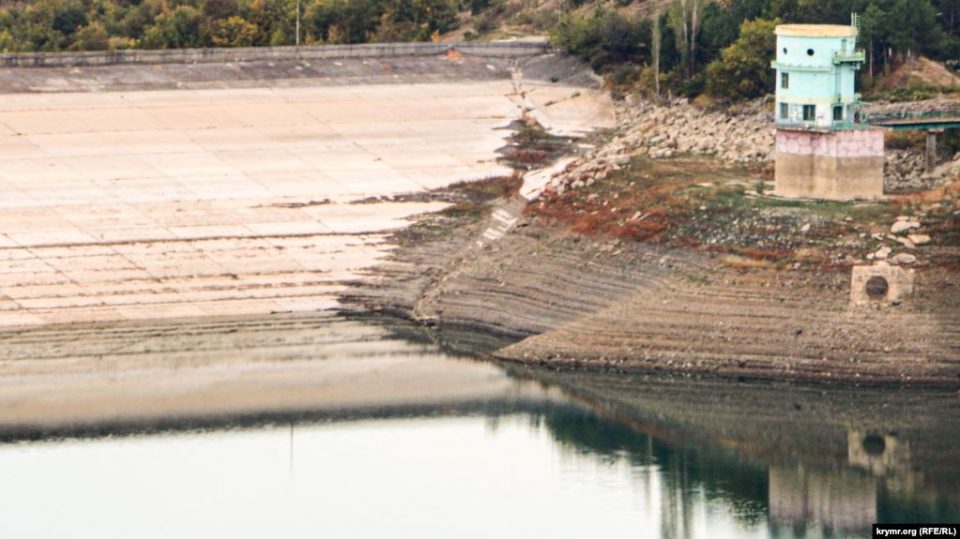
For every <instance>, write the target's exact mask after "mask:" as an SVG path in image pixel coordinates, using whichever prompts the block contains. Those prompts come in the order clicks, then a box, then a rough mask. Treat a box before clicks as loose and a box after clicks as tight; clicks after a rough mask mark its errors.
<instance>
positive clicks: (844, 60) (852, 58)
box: [833, 51, 867, 65]
mask: <svg viewBox="0 0 960 539" xmlns="http://www.w3.org/2000/svg"><path fill="white" fill-rule="evenodd" d="M866 61H867V56H866V53H864V52H863V51H855V52H838V53H836V54H834V55H833V64H834V65H840V64H862V63H864V62H866Z"/></svg>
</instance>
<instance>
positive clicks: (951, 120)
mask: <svg viewBox="0 0 960 539" xmlns="http://www.w3.org/2000/svg"><path fill="white" fill-rule="evenodd" d="M866 120H867V123H868V124H870V125H876V126H880V127H889V128H891V129H895V130H898V131H905V130H908V129H917V130H924V131H929V130H931V129H939V130H943V129H956V128H958V127H960V110H937V111H929V112H914V113H899V114H878V115H869V116H868V117H867V118H866Z"/></svg>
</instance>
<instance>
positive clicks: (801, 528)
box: [769, 465, 877, 536]
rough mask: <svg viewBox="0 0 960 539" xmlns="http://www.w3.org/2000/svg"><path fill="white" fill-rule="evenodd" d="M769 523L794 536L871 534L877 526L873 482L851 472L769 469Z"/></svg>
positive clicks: (843, 470) (794, 467)
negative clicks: (786, 530)
mask: <svg viewBox="0 0 960 539" xmlns="http://www.w3.org/2000/svg"><path fill="white" fill-rule="evenodd" d="M769 474H770V523H771V524H772V525H773V527H774V528H781V527H786V528H788V529H790V530H792V531H793V533H794V534H796V535H801V536H802V535H806V531H807V530H808V529H810V530H816V531H817V532H819V533H821V534H824V535H827V536H833V535H834V534H835V532H837V531H843V532H846V533H851V532H858V533H859V534H862V535H869V534H870V526H871V525H872V524H873V523H874V522H877V488H876V482H875V481H874V480H873V478H871V477H869V476H866V475H864V474H863V473H858V472H856V471H852V470H845V469H839V470H828V469H816V468H813V469H808V468H804V467H802V466H796V465H795V466H771V467H770V471H769Z"/></svg>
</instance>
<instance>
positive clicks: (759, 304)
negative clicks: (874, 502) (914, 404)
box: [343, 199, 960, 389]
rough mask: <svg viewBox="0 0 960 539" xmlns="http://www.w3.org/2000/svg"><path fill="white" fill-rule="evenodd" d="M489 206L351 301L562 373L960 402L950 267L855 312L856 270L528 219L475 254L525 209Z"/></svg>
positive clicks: (450, 221) (414, 249)
mask: <svg viewBox="0 0 960 539" xmlns="http://www.w3.org/2000/svg"><path fill="white" fill-rule="evenodd" d="M492 204H493V207H491V208H488V209H487V213H485V214H483V213H482V212H481V214H482V215H485V216H483V217H477V216H476V215H472V216H470V217H464V216H453V217H451V216H444V215H429V216H426V217H425V218H424V220H423V221H422V222H421V223H420V225H417V226H415V227H413V229H410V230H406V231H401V232H398V233H397V234H396V235H395V236H394V238H393V240H392V241H393V242H394V243H395V244H396V245H397V249H396V250H395V251H394V252H393V253H392V255H391V259H390V260H389V262H388V263H387V264H384V265H381V266H380V267H379V268H377V269H374V270H372V271H371V274H370V276H369V277H370V278H369V279H367V280H366V281H365V282H363V283H360V284H358V286H356V287H355V288H354V289H353V290H352V291H351V292H350V293H349V294H347V295H346V296H345V297H344V298H343V301H344V302H345V303H346V304H347V305H348V306H349V307H350V308H352V309H353V310H357V309H359V310H361V311H372V312H383V313H387V314H390V315H393V316H401V317H404V318H408V319H410V320H413V321H415V322H418V323H421V324H424V325H427V326H430V327H433V328H435V329H437V331H438V335H439V336H438V338H439V339H440V340H444V339H447V340H452V341H453V344H454V345H457V344H460V345H465V346H467V347H468V348H476V347H478V346H479V347H483V348H486V349H487V350H490V351H491V353H492V355H493V357H495V358H498V359H500V360H505V361H510V362H518V363H524V364H531V365H541V366H546V367H549V368H551V369H561V370H601V371H612V372H620V373H628V372H634V373H638V372H666V373H681V374H686V375H707V376H719V377H723V378H733V379H739V380H750V379H757V380H780V381H800V382H812V383H826V384H841V385H854V386H910V387H913V386H935V387H945V388H951V389H955V388H960V302H958V301H957V298H960V274H958V273H957V272H954V271H951V270H950V269H948V268H946V269H945V268H935V267H931V268H919V269H918V271H917V275H916V283H915V286H916V288H915V290H916V291H915V294H914V295H913V297H911V298H910V299H909V301H906V302H903V303H900V304H897V305H871V306H866V307H854V306H851V304H850V273H849V269H846V270H843V269H836V268H833V269H828V270H822V269H819V268H799V269H792V268H790V269H787V270H784V269H782V268H764V267H757V268H731V267H729V266H728V265H726V264H724V263H723V260H724V257H723V256H722V255H721V254H718V253H716V252H710V251H703V250H699V249H695V248H684V247H677V246H667V245H657V244H654V243H644V242H634V241H623V240H620V239H617V238H611V237H608V236H602V235H600V236H591V235H582V234H576V233H572V232H571V231H570V230H569V228H568V227H565V226H561V225H550V224H549V223H544V222H543V220H540V219H536V218H534V217H531V216H529V215H527V216H521V217H520V218H519V220H518V222H517V223H516V225H515V226H514V227H513V228H512V229H511V230H510V231H508V232H507V233H506V234H505V235H504V236H503V237H502V238H500V239H499V240H498V241H496V242H492V243H486V244H484V245H483V246H482V247H478V246H477V242H478V239H479V238H482V237H483V234H484V232H485V231H486V230H488V228H489V227H490V226H492V225H493V224H495V223H494V221H495V218H494V217H491V215H494V214H495V213H496V212H497V211H499V210H502V209H503V208H509V207H513V208H514V210H513V211H514V212H516V213H522V211H523V210H522V208H523V206H525V203H524V202H523V201H517V199H500V200H498V201H495V202H493V203H492ZM517 206H519V207H520V209H519V210H517V209H516V207H517ZM464 337H466V341H464Z"/></svg>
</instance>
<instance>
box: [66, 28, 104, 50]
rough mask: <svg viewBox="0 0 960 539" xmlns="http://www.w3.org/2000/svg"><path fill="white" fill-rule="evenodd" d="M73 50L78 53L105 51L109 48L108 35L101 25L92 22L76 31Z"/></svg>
mask: <svg viewBox="0 0 960 539" xmlns="http://www.w3.org/2000/svg"><path fill="white" fill-rule="evenodd" d="M73 48H75V49H76V50H79V51H105V50H107V49H109V48H110V34H108V33H107V29H106V28H105V27H104V26H103V23H100V22H92V23H90V24H88V25H86V26H84V27H83V28H81V29H79V30H77V33H76V36H75V38H74V42H73Z"/></svg>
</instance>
